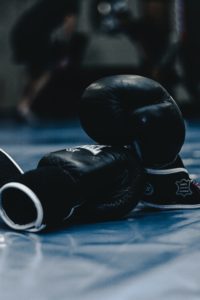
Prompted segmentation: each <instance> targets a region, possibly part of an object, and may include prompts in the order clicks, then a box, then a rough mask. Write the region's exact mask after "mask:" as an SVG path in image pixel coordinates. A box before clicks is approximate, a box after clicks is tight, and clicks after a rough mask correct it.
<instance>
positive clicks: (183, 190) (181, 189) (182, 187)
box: [175, 179, 192, 197]
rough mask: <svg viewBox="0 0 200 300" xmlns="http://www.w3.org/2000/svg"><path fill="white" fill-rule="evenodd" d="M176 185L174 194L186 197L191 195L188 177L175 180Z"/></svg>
mask: <svg viewBox="0 0 200 300" xmlns="http://www.w3.org/2000/svg"><path fill="white" fill-rule="evenodd" d="M175 183H176V185H177V188H178V189H177V191H176V195H178V196H182V197H186V196H189V195H192V191H191V188H190V184H191V180H190V179H181V180H180V181H176V182H175Z"/></svg>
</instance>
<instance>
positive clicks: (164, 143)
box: [79, 75, 185, 167]
mask: <svg viewBox="0 0 200 300" xmlns="http://www.w3.org/2000/svg"><path fill="white" fill-rule="evenodd" d="M79 115H80V121H81V125H82V127H83V129H84V130H85V131H86V133H87V134H88V135H89V136H90V137H91V138H92V139H93V140H95V141H96V142H98V143H100V144H105V145H130V144H134V145H135V147H136V149H137V151H138V154H139V155H140V157H141V159H142V161H143V162H144V165H145V166H146V167H147V166H150V167H152V166H155V167H160V166H163V165H167V164H169V163H171V162H172V161H174V160H175V158H176V156H177V154H178V153H179V152H180V150H181V147H182V145H183V143H184V139H185V124H184V120H183V118H182V114H181V111H180V109H179V107H178V106H177V104H176V102H175V101H174V100H173V99H172V97H171V96H170V94H169V93H168V92H167V90H166V89H165V88H164V87H163V86H162V85H160V84H159V83H158V82H156V81H154V80H152V79H149V78H146V77H143V76H137V75H114V76H108V77H105V78H102V79H99V80H97V81H96V82H94V83H92V84H91V85H90V86H89V87H87V88H86V90H85V91H84V93H83V96H82V99H81V101H80V110H79Z"/></svg>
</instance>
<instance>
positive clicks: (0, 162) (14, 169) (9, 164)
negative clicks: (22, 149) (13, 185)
mask: <svg viewBox="0 0 200 300" xmlns="http://www.w3.org/2000/svg"><path fill="white" fill-rule="evenodd" d="M23 173H24V171H23V170H22V169H21V167H20V166H19V165H18V164H17V162H16V161H15V160H14V159H13V158H12V157H11V156H10V155H9V154H8V153H7V152H6V151H4V150H3V149H0V187H2V186H3V185H4V184H6V183H7V182H9V181H12V180H13V179H14V178H15V177H16V176H18V175H20V174H23Z"/></svg>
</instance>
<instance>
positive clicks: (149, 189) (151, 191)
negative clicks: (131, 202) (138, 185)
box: [144, 182, 154, 196]
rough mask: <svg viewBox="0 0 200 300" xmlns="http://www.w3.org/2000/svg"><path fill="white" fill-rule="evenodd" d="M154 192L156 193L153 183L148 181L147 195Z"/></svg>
mask: <svg viewBox="0 0 200 300" xmlns="http://www.w3.org/2000/svg"><path fill="white" fill-rule="evenodd" d="M153 193H154V187H153V185H152V184H151V183H149V182H148V183H147V184H146V187H145V192H144V194H145V195H146V196H151V195H153Z"/></svg>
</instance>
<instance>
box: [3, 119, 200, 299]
mask: <svg viewBox="0 0 200 300" xmlns="http://www.w3.org/2000/svg"><path fill="white" fill-rule="evenodd" d="M186 126H187V136H186V142H185V144H184V146H183V149H182V151H181V155H182V158H183V160H184V162H185V165H186V166H187V168H188V170H189V171H190V173H191V174H192V176H193V178H195V179H196V180H197V181H200V134H199V132H200V122H198V121H187V122H186ZM86 143H90V144H91V143H92V141H91V140H90V139H89V138H88V137H87V136H86V134H85V133H84V132H83V131H82V129H81V128H80V125H79V123H78V122H76V121H74V122H66V123H60V124H46V125H40V126H39V125H38V126H32V127H30V126H25V125H16V124H10V123H3V124H1V126H0V147H1V148H3V149H4V150H5V151H7V152H8V153H9V154H10V155H11V156H12V157H13V158H14V159H15V160H16V161H17V162H18V164H20V166H21V167H22V168H23V169H24V170H25V171H27V170H30V169H32V168H35V167H36V165H37V162H38V160H39V159H40V158H41V157H42V156H43V154H45V153H47V152H50V151H54V150H58V149H62V148H65V147H66V146H75V145H80V144H86ZM199 270H200V209H196V210H176V211H175V210H174V211H164V212H159V211H155V210H145V209H142V208H140V207H138V209H136V210H135V211H133V212H132V213H131V214H130V216H129V217H128V218H126V219H124V220H119V221H112V222H102V223H97V224H82V225H81V224H79V225H78V224H77V225H73V226H71V227H69V228H65V229H62V230H58V231H55V232H51V233H41V234H30V233H21V232H20V233H19V232H15V231H12V230H10V229H9V228H8V227H6V226H5V225H4V224H2V223H0V299H2V300H7V299H8V300H12V299H20V300H27V299H29V300H36V299H37V300H47V299H48V300H66V299H69V300H74V299H75V300H76V299H77V300H79V299H80V300H102V299H103V300H111V299H115V300H133V299H136V300H146V299H148V300H172V299H173V300H199V299H200V271H199Z"/></svg>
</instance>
